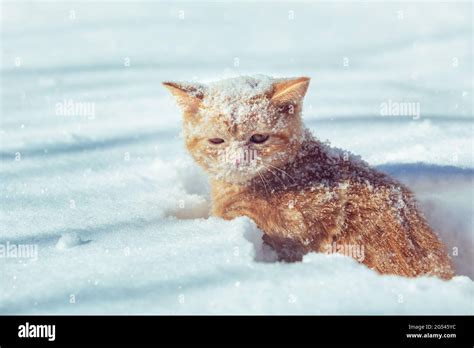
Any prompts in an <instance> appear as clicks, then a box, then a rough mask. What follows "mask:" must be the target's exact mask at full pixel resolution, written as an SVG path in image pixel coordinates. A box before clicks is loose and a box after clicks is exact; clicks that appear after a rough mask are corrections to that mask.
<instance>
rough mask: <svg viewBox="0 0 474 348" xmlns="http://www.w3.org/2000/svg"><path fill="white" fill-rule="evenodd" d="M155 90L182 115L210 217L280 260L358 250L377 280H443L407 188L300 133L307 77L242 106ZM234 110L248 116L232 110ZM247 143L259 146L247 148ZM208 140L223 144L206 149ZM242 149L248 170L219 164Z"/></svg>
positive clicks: (179, 87) (198, 90)
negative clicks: (249, 230)
mask: <svg viewBox="0 0 474 348" xmlns="http://www.w3.org/2000/svg"><path fill="white" fill-rule="evenodd" d="M245 83H249V84H253V83H254V81H253V80H252V79H250V78H249V80H248V81H247V80H246V82H245ZM164 84H165V86H166V87H168V88H169V89H170V90H171V92H172V93H173V94H174V95H175V96H176V98H177V99H178V103H179V104H180V105H181V106H182V108H183V113H184V134H185V143H186V146H187V148H188V150H189V152H190V153H191V155H192V156H193V158H194V159H195V160H196V162H197V163H198V164H200V165H201V166H202V167H203V168H204V169H205V170H206V171H207V172H208V173H209V174H210V176H211V184H212V201H213V202H212V203H213V207H212V213H213V215H215V216H219V217H222V218H224V219H233V218H235V217H238V216H242V215H245V216H248V217H250V218H251V219H252V220H254V221H255V223H256V224H257V225H258V227H259V228H260V229H261V230H262V231H263V232H264V240H265V242H266V243H268V244H269V245H271V246H272V247H273V248H274V249H275V250H276V251H277V252H278V255H279V257H280V259H281V260H285V261H297V260H301V258H302V256H303V255H304V254H305V253H307V252H310V251H316V252H325V251H328V250H331V246H333V245H335V244H334V243H336V244H337V245H342V246H348V245H359V246H363V248H364V259H363V263H364V264H365V265H367V266H368V267H370V268H372V269H374V270H376V271H378V272H380V273H388V274H397V275H402V276H419V275H434V276H439V277H441V278H445V279H449V278H451V277H452V276H453V274H454V273H453V270H452V266H451V263H450V260H449V258H448V256H447V254H446V252H445V251H444V246H443V244H442V242H441V241H440V240H439V239H438V238H437V236H436V235H435V234H434V233H433V231H432V230H431V228H430V227H429V226H428V224H427V222H426V220H425V219H424V217H423V216H422V214H421V213H420V212H419V210H418V208H417V206H416V201H415V199H414V197H413V194H412V193H411V192H410V191H409V189H408V188H406V187H405V186H403V185H402V184H400V183H398V182H397V181H395V180H393V179H392V178H390V177H388V176H387V175H385V174H383V173H381V172H379V171H377V170H375V169H373V168H371V167H369V166H368V165H367V164H366V163H364V162H362V161H361V160H359V159H358V158H357V157H356V156H354V155H352V154H349V153H347V152H344V151H342V150H339V149H334V148H331V147H329V146H328V145H326V144H323V143H321V142H319V141H318V140H317V139H315V138H313V137H312V136H311V134H309V132H308V131H307V130H305V129H304V127H303V125H302V122H301V107H302V100H303V97H304V95H305V93H306V90H307V88H308V85H309V78H306V77H302V78H297V79H280V80H274V81H273V82H272V85H271V88H267V89H266V90H265V92H264V93H260V94H257V95H253V96H251V97H248V96H247V95H239V93H236V94H235V95H224V96H221V95H219V86H218V87H216V88H214V89H212V88H208V87H206V86H204V85H197V86H193V85H189V84H179V83H170V82H166V83H164ZM213 93H214V94H216V95H217V97H212V95H213ZM216 100H218V101H219V102H216ZM242 105H245V106H246V107H247V109H248V110H249V111H248V112H247V111H246V110H247V109H244V111H238V110H240V109H239V107H241V106H242ZM224 106H225V107H224ZM242 116H243V117H242ZM253 134H261V135H265V136H266V135H268V136H269V137H268V140H267V141H265V142H264V143H262V144H256V143H252V142H251V141H250V140H249V139H251V136H252V135H253ZM216 138H217V139H221V140H222V141H223V142H222V143H220V144H213V143H210V141H209V139H216ZM242 148H245V150H246V151H250V152H249V153H253V152H255V153H258V155H257V157H256V160H255V161H253V163H246V162H245V161H244V162H245V163H241V161H239V160H236V161H235V162H234V161H233V160H231V161H228V160H226V157H225V156H222V153H223V152H226V151H227V152H229V151H230V152H232V151H233V150H235V149H238V150H241V149H242ZM231 150H232V151H231ZM248 156H249V155H248V154H247V157H248Z"/></svg>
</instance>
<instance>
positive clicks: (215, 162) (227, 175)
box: [163, 76, 309, 184]
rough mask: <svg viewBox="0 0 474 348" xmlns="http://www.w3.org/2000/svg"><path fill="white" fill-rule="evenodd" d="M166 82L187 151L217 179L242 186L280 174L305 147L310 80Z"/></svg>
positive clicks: (243, 78) (244, 78)
mask: <svg viewBox="0 0 474 348" xmlns="http://www.w3.org/2000/svg"><path fill="white" fill-rule="evenodd" d="M163 84H164V85H165V86H166V87H167V88H168V89H169V90H170V91H171V93H172V94H173V95H174V96H175V97H176V99H177V101H178V104H179V105H180V106H181V108H182V110H183V115H184V138H185V143H186V147H187V148H188V150H189V152H190V153H191V155H192V156H193V158H194V159H195V160H196V162H197V163H198V164H199V165H201V166H202V167H203V168H204V169H205V170H206V171H207V172H208V173H209V174H210V175H211V176H212V177H213V178H214V179H217V180H224V181H227V182H230V183H237V184H243V183H245V182H247V181H249V180H251V179H253V178H254V177H256V176H258V175H259V174H260V173H261V172H264V171H267V170H270V171H276V170H277V169H276V168H279V167H281V166H282V165H284V164H285V163H286V162H288V161H290V160H291V159H292V158H293V157H294V156H295V154H296V153H297V151H298V149H299V147H300V145H301V141H302V134H303V130H302V123H301V107H302V101H303V97H304V95H305V93H306V90H307V88H308V85H309V78H307V77H300V78H291V79H272V78H270V77H266V76H256V77H237V78H232V79H226V80H222V81H219V82H214V83H210V84H207V85H204V84H196V83H175V82H164V83H163Z"/></svg>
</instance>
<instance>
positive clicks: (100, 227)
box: [0, 2, 474, 314]
mask: <svg viewBox="0 0 474 348" xmlns="http://www.w3.org/2000/svg"><path fill="white" fill-rule="evenodd" d="M471 7H472V4H469V3H457V4H452V3H448V2H446V3H436V4H434V3H417V4H408V3H394V2H392V3H384V4H377V3H374V2H370V3H363V4H355V3H347V2H340V3H337V4H331V3H326V2H324V3H319V4H313V3H294V2H291V3H281V4H257V3H246V4H235V3H227V4H218V3H200V4H194V5H193V4H188V3H178V4H169V3H168V4H165V3H161V4H153V3H149V2H143V3H135V2H134V3H131V2H130V3H129V2H125V3H107V2H103V3H100V4H96V3H90V2H87V3H80V2H79V3H76V2H36V3H33V4H32V3H21V2H3V3H2V34H1V40H0V41H1V45H2V62H1V69H2V70H1V78H2V81H1V82H2V85H1V87H2V91H1V97H2V98H1V102H2V106H1V128H0V141H1V149H0V158H1V162H0V163H1V168H0V169H1V171H0V197H1V199H0V207H1V209H0V244H3V245H4V244H6V243H7V242H9V243H16V244H35V245H38V255H37V258H33V259H21V258H13V257H10V258H0V313H308V314H309V313H315V314H319V313H321V314H328V313H331V314H333V313H334V314H341V313H343V314H353V313H360V314H366V313H367V314H375V313H471V314H472V313H473V296H474V283H473V281H472V280H471V279H472V278H473V276H474V270H473V221H472V216H473V205H472V199H473V186H472V180H473V177H474V170H473V168H474V167H473V164H472V149H473V148H472V145H473V144H472V126H473V120H472V85H471V83H472V81H471V78H472V42H471V39H472V32H471V22H472V8H471ZM71 11H74V16H72V13H71ZM180 11H184V12H180ZM290 11H293V12H290ZM399 11H403V12H402V16H400V12H399ZM292 13H293V16H294V19H290V18H291V16H292ZM183 16H184V19H180V18H182V17H183ZM400 17H403V19H400ZM308 31H309V32H308ZM276 38H278V40H277V39H276ZM17 58H19V60H18V59H17ZM345 58H347V59H348V60H347V61H345ZM127 59H128V60H127ZM127 62H129V63H130V64H129V66H127ZM344 62H347V63H348V64H346V66H344ZM15 64H16V65H15ZM254 73H265V74H268V75H274V76H280V77H284V76H298V75H307V76H310V77H312V82H311V84H310V89H309V91H308V95H307V98H306V100H305V111H304V119H305V122H306V124H307V126H308V127H309V128H310V129H311V130H312V131H313V132H314V134H315V135H316V136H317V137H319V138H320V139H322V140H325V139H329V140H330V141H331V142H332V143H333V145H336V146H338V147H341V148H345V149H348V150H350V151H351V152H354V153H356V154H359V155H361V156H362V158H363V159H364V160H366V161H367V162H369V163H370V164H372V165H376V166H379V167H380V168H381V169H382V170H385V171H387V172H389V173H392V174H393V175H394V176H395V177H397V178H399V179H400V180H401V181H403V182H405V183H406V184H407V185H408V186H409V187H411V188H412V189H413V190H414V191H415V193H416V196H417V198H418V200H419V201H420V202H421V206H422V209H423V210H424V212H425V213H426V215H427V217H428V220H429V221H430V223H431V225H432V226H433V227H434V228H435V229H436V230H437V231H438V233H439V234H440V236H441V238H442V239H443V240H444V241H445V242H446V244H447V246H448V251H449V252H450V253H451V254H452V253H453V252H454V250H455V249H453V248H457V252H458V255H457V256H454V255H453V256H452V258H453V261H454V262H455V265H456V269H457V272H458V273H459V274H460V276H457V277H456V278H454V279H453V280H451V281H448V282H445V281H441V280H438V279H434V278H420V279H404V278H400V277H394V276H380V275H378V274H375V273H374V272H372V271H370V270H368V269H367V268H366V267H364V266H363V265H359V264H357V263H356V262H355V261H353V260H352V259H349V258H346V257H342V256H337V255H332V256H328V255H317V254H310V255H307V256H306V257H305V259H304V262H301V263H295V264H284V263H276V262H273V255H272V252H271V251H270V250H262V246H261V241H260V232H259V231H258V230H257V229H256V228H255V226H254V224H253V223H252V222H251V221H250V220H249V219H247V218H244V217H243V218H239V219H236V220H234V221H222V220H220V219H217V218H213V217H210V218H208V211H209V187H208V185H207V181H206V177H205V175H204V174H203V173H202V172H201V171H200V169H199V168H197V167H196V166H195V165H194V164H193V163H192V162H191V160H190V159H189V158H188V156H187V155H186V153H185V151H184V148H183V144H182V139H181V137H180V114H179V110H178V108H177V107H176V106H175V104H174V101H173V99H172V98H171V97H170V96H169V95H168V92H167V91H166V90H165V89H164V88H163V87H162V86H161V85H160V82H161V81H165V80H190V79H192V80H199V81H205V82H207V81H211V80H215V79H220V78H224V77H229V76H236V75H239V74H254ZM389 100H392V101H407V102H419V105H420V110H421V113H420V114H421V117H419V118H416V117H406V116H405V117H392V116H381V115H380V107H381V103H384V102H387V101H389ZM71 101H72V102H73V103H76V104H74V105H79V104H80V103H93V104H92V105H93V107H94V109H93V110H94V112H93V113H89V114H76V115H68V114H67V113H58V106H60V107H61V106H65V105H68V103H69V102H71ZM78 103H79V104H78ZM58 104H59V105H58ZM76 111H77V110H76ZM468 276H469V277H470V278H471V279H469V277H468Z"/></svg>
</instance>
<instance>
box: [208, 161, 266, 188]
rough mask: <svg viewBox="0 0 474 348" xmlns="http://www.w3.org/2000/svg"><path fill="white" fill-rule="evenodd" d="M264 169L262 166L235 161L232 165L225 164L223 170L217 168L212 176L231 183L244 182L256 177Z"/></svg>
mask: <svg viewBox="0 0 474 348" xmlns="http://www.w3.org/2000/svg"><path fill="white" fill-rule="evenodd" d="M263 169H264V167H262V166H258V165H252V164H247V163H242V162H236V163H234V164H233V165H232V166H227V167H226V169H225V170H222V168H221V169H219V170H217V171H216V172H215V173H214V174H213V176H214V178H215V179H218V180H222V181H225V182H228V183H232V184H245V183H247V182H249V181H251V180H252V179H253V178H255V177H258V175H259V173H260V172H261V171H262V170H263Z"/></svg>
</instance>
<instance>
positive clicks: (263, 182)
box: [257, 172, 268, 194]
mask: <svg viewBox="0 0 474 348" xmlns="http://www.w3.org/2000/svg"><path fill="white" fill-rule="evenodd" d="M257 174H258V176H260V180H261V181H262V184H263V187H264V188H265V191H266V192H267V194H268V190H267V185H265V181H264V180H263V176H262V174H260V173H259V172H257Z"/></svg>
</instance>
